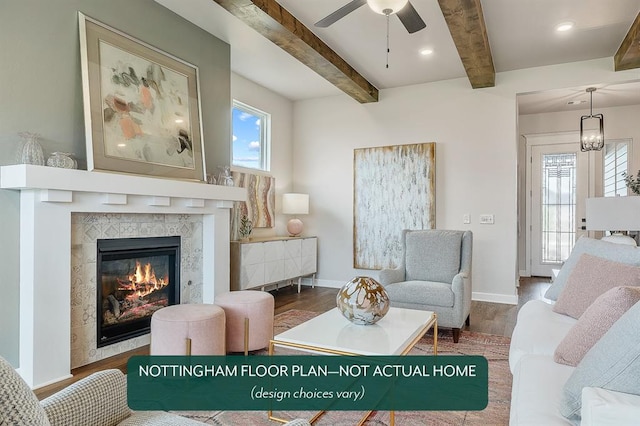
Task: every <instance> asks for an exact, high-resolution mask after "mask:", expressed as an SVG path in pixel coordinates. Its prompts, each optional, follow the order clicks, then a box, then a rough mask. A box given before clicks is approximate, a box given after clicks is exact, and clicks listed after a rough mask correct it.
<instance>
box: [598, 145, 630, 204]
mask: <svg viewBox="0 0 640 426" xmlns="http://www.w3.org/2000/svg"><path fill="white" fill-rule="evenodd" d="M629 150H630V143H629V140H628V139H622V140H612V141H607V143H606V144H605V146H604V155H603V156H602V158H603V162H604V163H603V179H604V182H603V195H604V196H605V197H615V196H618V195H619V196H625V195H627V186H626V184H625V183H624V177H622V173H623V172H628V169H629Z"/></svg>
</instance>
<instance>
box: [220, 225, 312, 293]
mask: <svg viewBox="0 0 640 426" xmlns="http://www.w3.org/2000/svg"><path fill="white" fill-rule="evenodd" d="M317 253H318V238H317V237H273V238H259V239H252V240H249V241H231V290H246V289H249V288H255V287H263V286H265V285H267V284H274V283H278V282H282V281H288V280H293V279H296V278H297V279H298V293H299V292H300V285H301V282H302V277H304V276H307V275H313V279H312V285H313V284H315V273H316V271H317V263H318V262H317Z"/></svg>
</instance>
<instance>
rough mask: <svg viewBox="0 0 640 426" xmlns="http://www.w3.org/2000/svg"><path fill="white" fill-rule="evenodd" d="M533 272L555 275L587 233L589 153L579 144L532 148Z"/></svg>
mask: <svg viewBox="0 0 640 426" xmlns="http://www.w3.org/2000/svg"><path fill="white" fill-rule="evenodd" d="M531 153H532V158H531V166H532V167H531V275H535V276H544V277H550V276H552V273H551V270H552V269H559V268H560V266H561V265H562V262H564V261H565V260H566V259H567V257H569V253H571V250H572V249H573V245H574V244H575V242H576V240H577V239H578V238H579V237H580V236H582V235H583V234H586V231H585V230H584V229H582V228H583V225H584V223H583V222H582V219H583V218H584V217H585V199H586V197H587V193H588V185H589V169H588V156H587V154H585V153H582V152H581V151H580V146H579V144H578V143H575V144H573V143H571V144H559V145H536V146H533V147H532V150H531Z"/></svg>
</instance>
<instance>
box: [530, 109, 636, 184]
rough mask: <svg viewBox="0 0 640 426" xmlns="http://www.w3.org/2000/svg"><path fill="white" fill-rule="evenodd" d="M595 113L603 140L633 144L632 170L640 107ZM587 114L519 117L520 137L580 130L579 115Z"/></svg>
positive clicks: (546, 114)
mask: <svg viewBox="0 0 640 426" xmlns="http://www.w3.org/2000/svg"><path fill="white" fill-rule="evenodd" d="M593 112H594V113H598V114H600V113H602V114H603V115H604V133H605V139H626V138H631V139H633V140H634V141H636V146H637V147H634V148H636V149H634V151H633V160H632V162H631V170H632V171H633V173H634V174H635V171H636V170H635V169H636V168H638V167H640V119H639V117H640V105H631V106H621V107H612V108H595V109H594V111H593ZM582 115H589V110H588V109H585V110H582V111H567V112H554V113H545V114H527V115H521V116H520V117H519V126H520V129H519V132H520V134H521V135H527V134H535V133H553V132H567V131H576V132H577V131H579V130H580V116H582Z"/></svg>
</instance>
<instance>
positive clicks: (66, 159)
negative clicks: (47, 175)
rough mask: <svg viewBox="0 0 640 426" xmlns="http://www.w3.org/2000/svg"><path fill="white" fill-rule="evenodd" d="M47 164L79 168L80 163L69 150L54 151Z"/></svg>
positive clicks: (65, 167) (64, 167)
mask: <svg viewBox="0 0 640 426" xmlns="http://www.w3.org/2000/svg"><path fill="white" fill-rule="evenodd" d="M47 166H49V167H60V168H63V169H77V168H78V163H77V162H76V160H75V159H74V158H73V154H71V153H69V152H53V153H51V156H49V158H48V159H47Z"/></svg>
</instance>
